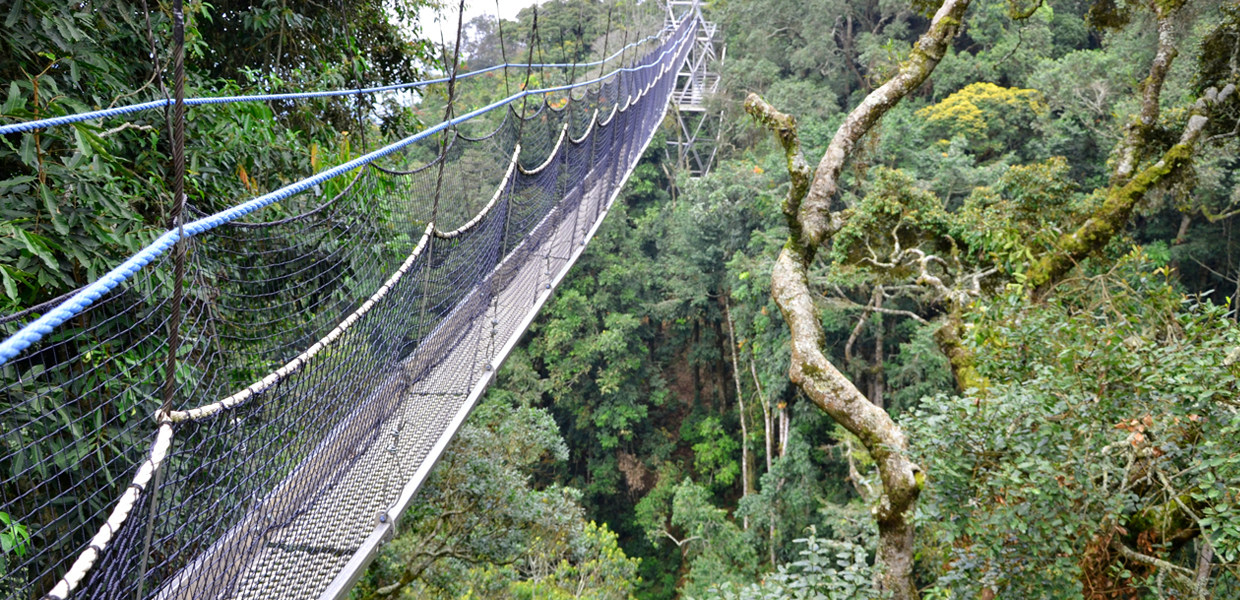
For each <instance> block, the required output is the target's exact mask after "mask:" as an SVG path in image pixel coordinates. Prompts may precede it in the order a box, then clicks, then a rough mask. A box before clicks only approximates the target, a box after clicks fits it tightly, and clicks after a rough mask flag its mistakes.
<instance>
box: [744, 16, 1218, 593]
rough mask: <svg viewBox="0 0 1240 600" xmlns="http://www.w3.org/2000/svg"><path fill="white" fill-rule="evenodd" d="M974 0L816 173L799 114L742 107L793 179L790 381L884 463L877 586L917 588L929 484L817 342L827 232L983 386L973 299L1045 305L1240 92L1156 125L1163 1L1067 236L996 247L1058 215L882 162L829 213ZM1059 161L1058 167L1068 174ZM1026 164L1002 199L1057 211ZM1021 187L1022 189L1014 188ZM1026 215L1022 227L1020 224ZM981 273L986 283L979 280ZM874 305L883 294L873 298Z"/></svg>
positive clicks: (781, 278) (838, 252)
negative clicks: (913, 301)
mask: <svg viewBox="0 0 1240 600" xmlns="http://www.w3.org/2000/svg"><path fill="white" fill-rule="evenodd" d="M968 4H969V2H967V1H965V2H951V1H948V2H945V3H944V4H943V5H942V6H941V7H940V8H939V9H938V12H937V13H936V14H935V16H934V19H933V20H932V22H931V24H930V27H929V30H928V31H927V33H926V34H924V35H923V36H922V38H921V40H920V41H919V42H918V44H917V46H915V47H914V48H913V49H912V51H911V53H910V55H909V56H908V58H907V59H906V60H904V61H903V62H902V63H901V64H900V68H899V70H898V71H897V72H896V74H895V75H894V76H893V77H892V78H891V79H890V80H888V81H887V83H885V84H884V85H883V86H881V87H879V88H878V89H876V90H875V91H874V92H872V93H871V94H869V95H868V96H867V97H866V99H865V100H864V101H862V102H861V104H860V105H859V106H858V107H857V108H856V109H854V110H853V111H852V112H851V113H850V114H849V115H848V117H847V118H846V119H845V120H844V122H843V124H842V125H841V126H840V127H839V129H838V130H837V132H836V135H835V137H834V138H833V140H832V142H831V144H830V145H829V146H828V147H827V150H826V153H825V156H824V157H823V159H822V161H821V162H820V164H819V165H818V167H817V169H816V170H811V169H810V168H809V166H808V164H807V163H806V162H805V160H804V157H803V155H802V154H801V150H800V142H799V138H798V133H797V128H796V122H795V120H794V119H793V118H792V117H790V116H788V115H785V114H783V113H781V112H779V111H778V110H776V109H774V108H773V107H771V106H770V105H769V104H767V103H766V102H764V101H763V100H761V99H760V98H759V97H757V96H756V95H751V96H750V97H749V98H748V99H747V101H746V109H747V111H748V112H749V113H750V114H751V115H753V116H754V117H755V118H757V119H758V120H759V121H760V122H761V123H762V124H763V125H765V126H766V127H768V128H770V129H772V130H773V132H774V133H775V134H776V137H777V138H778V139H779V141H780V143H781V145H782V147H783V149H784V152H785V156H786V159H787V167H788V170H789V173H790V175H791V177H792V184H791V188H790V190H789V193H788V198H787V200H786V201H785V205H784V213H785V215H786V217H787V220H788V229H789V236H788V242H787V244H786V245H785V248H784V250H783V251H782V252H781V254H780V258H779V261H778V263H777V265H776V267H775V270H774V273H773V274H772V294H773V296H774V298H775V299H776V301H777V303H778V304H779V305H780V308H781V311H782V312H783V314H784V318H785V320H786V321H787V322H788V325H789V327H790V329H791V332H792V337H793V342H792V365H791V368H790V378H791V380H792V381H793V382H795V383H796V384H797V385H798V386H800V388H801V389H802V390H803V391H804V392H805V393H806V395H807V396H809V397H810V398H811V399H812V400H814V402H815V403H816V404H818V405H819V406H820V407H821V408H822V409H823V410H824V411H826V412H827V413H828V414H830V415H831V417H832V418H834V419H835V420H836V421H838V422H839V423H840V424H841V425H843V426H844V427H845V428H846V429H848V430H849V431H850V432H852V433H854V434H855V435H857V437H858V438H859V439H860V441H861V443H862V444H863V445H864V446H865V447H866V449H867V450H868V451H869V453H870V454H871V456H873V458H874V459H875V461H876V463H877V467H878V472H879V475H880V481H881V483H882V495H881V497H880V498H879V500H878V501H877V503H876V506H875V508H874V514H875V517H876V520H877V522H878V526H879V535H880V542H879V557H880V560H881V562H882V564H883V565H884V566H885V568H886V572H885V573H884V575H883V585H884V587H885V588H886V589H890V590H891V591H892V592H893V593H894V595H895V597H896V598H913V597H916V595H917V591H916V587H915V584H914V581H913V569H912V557H913V548H914V544H913V534H912V523H911V514H912V513H911V511H912V508H913V506H914V503H915V502H916V500H917V497H918V495H919V494H920V492H921V491H922V489H923V487H924V479H923V477H924V476H923V474H922V472H921V468H920V467H919V466H918V465H917V464H915V463H914V462H913V461H912V460H911V459H910V458H909V455H908V453H907V450H908V445H907V441H906V437H905V433H904V431H903V430H902V429H901V428H900V427H899V426H897V425H896V424H895V423H894V421H892V420H891V419H890V417H889V416H888V415H887V414H886V413H885V412H883V411H882V410H880V409H877V408H876V407H874V406H873V405H872V404H871V403H870V402H868V401H867V400H866V398H865V396H864V395H863V394H862V393H861V392H860V391H859V390H858V388H857V386H855V385H854V384H853V382H851V381H850V380H849V379H848V378H847V377H845V376H844V375H843V374H842V373H841V372H840V370H838V369H837V368H835V367H834V365H832V364H831V363H830V361H829V360H828V358H827V355H826V354H825V353H824V351H823V340H824V337H823V329H822V325H821V322H820V320H819V319H818V311H817V310H816V308H815V306H816V305H815V301H814V298H815V293H814V292H813V291H812V290H811V288H810V280H811V276H810V268H811V265H812V263H813V261H814V258H815V256H816V254H817V250H818V248H819V247H821V246H823V245H824V244H826V243H827V242H833V244H834V245H833V247H832V253H831V254H832V257H831V258H832V263H831V267H830V268H831V269H833V270H834V269H842V270H845V271H847V270H849V269H852V270H853V271H854V274H855V275H856V276H859V277H863V278H865V277H868V278H870V280H871V281H874V282H875V283H876V284H881V285H884V286H896V287H899V288H900V289H904V290H909V291H910V292H912V291H915V290H920V292H918V293H920V294H921V296H922V298H923V299H924V300H926V301H928V302H929V303H930V304H931V305H932V306H935V307H936V310H937V311H941V313H940V314H942V315H943V316H942V324H941V326H939V327H938V329H937V331H936V335H935V337H936V341H937V342H938V345H939V346H940V348H941V350H942V351H943V353H944V354H945V355H946V356H947V357H948V359H949V360H950V363H951V366H952V370H953V374H954V375H955V379H956V383H957V386H958V388H959V389H960V390H961V391H966V390H971V391H970V393H971V394H976V393H980V394H982V395H985V394H986V390H987V389H988V387H989V385H990V383H989V380H988V378H987V376H986V375H985V374H984V373H982V372H980V371H979V370H978V366H977V359H976V358H975V356H974V354H973V344H971V342H970V341H969V340H966V339H965V336H964V332H965V324H964V319H965V317H966V315H969V314H971V307H972V306H973V305H974V302H975V301H976V300H977V299H978V298H980V297H982V296H983V294H984V292H985V291H987V290H993V289H995V287H994V286H995V285H996V283H997V281H996V280H1006V282H1007V283H1008V284H1009V285H1012V286H1015V287H1016V289H1018V290H1022V292H1021V293H1022V294H1024V295H1023V296H1022V298H1023V299H1024V300H1023V301H1024V302H1028V303H1030V304H1033V305H1037V304H1039V303H1041V302H1044V301H1045V300H1046V298H1047V297H1048V296H1049V295H1051V294H1053V293H1054V290H1055V289H1056V287H1057V286H1058V285H1060V284H1062V283H1063V282H1064V280H1065V277H1066V276H1067V275H1068V274H1069V273H1070V272H1072V271H1073V269H1074V268H1076V267H1077V265H1079V264H1080V263H1081V262H1082V261H1084V260H1086V259H1087V258H1089V257H1091V256H1094V255H1096V254H1097V253H1098V252H1100V251H1101V250H1103V249H1104V248H1105V247H1107V246H1108V244H1110V243H1111V242H1112V240H1114V239H1115V238H1116V236H1117V235H1118V234H1119V232H1121V231H1122V230H1123V228H1124V227H1125V226H1126V225H1127V224H1128V222H1129V219H1130V217H1131V215H1132V214H1133V211H1134V209H1135V207H1136V205H1137V203H1138V202H1140V201H1141V200H1142V199H1143V198H1145V197H1146V195H1147V193H1149V192H1150V191H1151V190H1152V189H1154V188H1155V187H1156V186H1158V185H1160V184H1163V183H1165V182H1168V181H1172V180H1174V179H1175V178H1176V177H1183V176H1184V174H1185V173H1186V172H1187V171H1188V170H1189V168H1190V167H1191V166H1192V164H1193V157H1194V154H1195V152H1196V151H1197V149H1198V147H1199V146H1200V144H1201V143H1203V142H1204V141H1205V140H1208V139H1213V138H1210V137H1209V135H1208V134H1207V131H1208V130H1211V129H1213V130H1215V131H1218V130H1220V129H1221V130H1222V131H1221V132H1220V134H1221V135H1225V136H1226V135H1227V134H1226V133H1222V132H1225V131H1226V129H1225V128H1220V126H1219V125H1218V124H1217V123H1216V122H1215V121H1214V120H1212V116H1213V115H1214V114H1215V113H1216V112H1219V111H1220V110H1231V109H1230V108H1228V107H1229V106H1231V104H1233V103H1234V102H1235V95H1234V90H1235V86H1234V84H1231V83H1228V82H1226V81H1217V80H1216V81H1209V82H1202V83H1199V93H1200V97H1199V98H1198V99H1197V100H1196V102H1194V103H1192V104H1191V106H1189V107H1187V109H1186V110H1185V111H1184V113H1181V115H1180V116H1178V118H1177V119H1176V122H1177V123H1178V124H1179V127H1180V131H1179V133H1178V134H1175V133H1172V134H1171V135H1168V132H1167V131H1166V130H1165V129H1164V125H1162V124H1160V123H1159V114H1160V112H1159V105H1160V100H1161V90H1162V87H1163V84H1164V82H1165V80H1166V77H1167V73H1168V70H1169V69H1170V65H1171V62H1172V60H1173V59H1174V58H1175V56H1176V54H1177V51H1176V46H1175V44H1176V37H1175V34H1174V32H1175V19H1176V18H1177V16H1178V15H1179V14H1180V13H1179V12H1178V11H1180V9H1181V8H1182V7H1183V4H1184V3H1182V2H1180V3H1155V4H1152V5H1151V6H1150V12H1151V16H1152V22H1153V24H1154V25H1155V26H1156V28H1157V36H1156V40H1157V49H1156V52H1155V54H1154V58H1153V60H1152V64H1151V67H1150V73H1149V75H1148V76H1147V77H1146V79H1145V81H1144V82H1143V83H1142V86H1141V90H1140V91H1141V99H1140V102H1139V107H1140V114H1139V115H1138V116H1137V118H1135V119H1134V120H1133V121H1132V122H1130V123H1129V124H1128V125H1127V126H1126V128H1125V131H1124V133H1123V135H1122V136H1120V141H1119V143H1118V144H1117V147H1116V151H1115V156H1116V161H1115V168H1114V171H1113V174H1112V176H1111V179H1110V181H1109V182H1108V185H1106V186H1105V187H1103V188H1102V189H1099V190H1096V191H1095V192H1094V194H1093V197H1094V198H1096V199H1097V200H1096V201H1095V202H1092V203H1091V202H1085V203H1082V204H1080V205H1077V206H1074V207H1068V208H1070V209H1068V210H1065V209H1064V208H1065V207H1063V206H1062V204H1061V205H1060V207H1059V209H1058V210H1059V215H1060V219H1059V220H1058V222H1057V223H1056V225H1055V226H1056V227H1057V228H1059V229H1061V230H1063V231H1064V233H1063V234H1061V235H1056V236H1052V237H1051V238H1050V239H1048V238H1046V237H1044V236H1038V235H1034V236H1029V237H1026V238H1020V237H1019V234H1017V235H1016V236H1011V235H1009V236H1008V237H1007V238H1006V239H1004V240H1003V244H1002V245H990V243H991V242H993V241H995V240H996V239H997V238H1003V237H1004V236H1003V235H999V236H995V237H989V238H988V237H987V236H990V235H992V234H993V233H1007V234H1014V233H1017V232H1018V231H1019V230H1020V228H1021V227H1026V226H1028V225H1031V224H1032V223H1033V221H1034V220H1035V219H1036V218H1041V217H1046V216H1051V217H1052V218H1053V215H1054V213H1052V214H1051V215H1041V214H1036V213H1037V211H1034V212H1028V211H1026V212H1024V213H1022V211H1021V210H1015V211H1013V212H1014V214H1012V215H1010V216H1009V221H1008V222H1009V223H1011V224H1012V228H1011V229H1008V230H1007V231H1004V227H1003V226H1001V225H1000V226H995V224H993V223H989V222H986V221H985V219H984V218H982V215H984V214H986V206H988V205H993V204H994V201H993V200H987V199H986V198H985V192H980V194H981V195H979V193H975V194H974V196H973V197H971V199H970V201H967V202H966V203H965V204H966V206H965V209H964V210H961V211H956V212H949V211H948V210H946V207H944V205H943V203H942V202H941V201H938V200H937V199H936V198H934V197H933V196H932V195H930V194H928V193H926V192H924V191H921V190H918V189H916V188H915V187H914V186H913V185H911V182H910V181H909V180H907V179H903V180H902V179H901V177H902V176H901V175H900V174H899V173H891V172H884V171H878V172H877V175H875V176H874V178H873V181H871V182H868V188H869V193H868V194H867V195H866V196H865V197H864V198H863V199H862V200H861V201H859V202H857V203H855V204H854V205H853V206H852V207H850V209H849V210H847V211H844V212H842V213H840V212H836V213H833V212H831V211H830V203H831V201H832V200H833V197H834V196H835V195H836V193H838V192H839V191H840V189H841V185H840V184H841V182H840V175H841V173H842V172H843V167H844V165H845V162H846V161H847V160H849V159H850V158H852V157H853V155H854V154H855V153H856V151H857V150H858V145H859V143H860V141H861V140H862V138H863V136H865V135H866V134H867V133H868V132H869V131H871V129H872V128H873V127H874V126H875V125H876V124H877V123H878V122H879V120H880V119H881V118H882V117H883V116H884V115H885V114H886V113H887V112H889V111H890V110H891V109H892V108H893V107H894V106H895V105H896V104H897V103H898V102H900V100H901V99H902V98H904V97H906V96H907V95H909V94H910V93H911V92H912V91H913V90H915V89H916V88H917V87H918V86H919V85H920V84H921V83H922V82H923V81H925V80H926V78H927V77H928V76H929V74H930V73H931V72H932V71H933V70H934V68H935V67H936V66H937V65H938V63H939V61H940V60H941V59H942V58H943V57H944V54H945V51H946V47H947V46H948V44H949V43H950V41H951V39H952V38H953V37H954V35H955V32H956V31H957V29H958V27H959V24H960V23H961V22H962V19H963V15H964V11H965V9H966V8H967V6H968ZM1039 6H1040V3H1038V4H1035V5H1034V6H1032V7H1031V8H1030V7H1024V6H1018V5H1015V4H1013V5H1012V6H1011V8H1010V14H1011V16H1012V18H1013V19H1015V20H1020V19H1027V18H1029V17H1030V16H1031V15H1033V14H1034V12H1035V11H1036V10H1037V9H1038V7H1039ZM1097 6H1100V5H1096V6H1095V8H1097ZM1125 10H1128V9H1127V8H1126V9H1125ZM1134 10H1135V9H1134ZM1215 83H1218V86H1217V87H1214V85H1215ZM1223 84H1226V85H1223ZM956 104H960V103H959V102H957V103H956ZM944 112H946V111H944ZM927 116H930V117H934V116H935V113H934V112H933V111H931V112H928V113H927ZM1155 132H1157V133H1155ZM1168 138H1169V139H1168ZM1156 140H1157V141H1156ZM1061 167H1062V165H1060V168H1058V171H1060V172H1063V171H1064V169H1062V168H1061ZM1044 169H1045V171H1044V172H1052V171H1055V170H1056V165H1055V163H1054V162H1051V163H1048V164H1047V165H1045V167H1044ZM1028 172H1032V171H1028V170H1026V171H1021V170H1016V169H1014V170H1013V172H1012V173H1011V174H1010V175H1011V177H1010V178H1009V181H1010V182H1011V183H1009V184H1008V189H1010V190H1013V191H1016V190H1017V189H1019V193H1017V194H1013V195H1012V196H1009V197H1010V198H1011V200H1005V201H1006V202H1008V204H1007V206H1008V207H1010V208H1015V209H1019V207H1020V204H1021V203H1022V202H1031V203H1032V204H1033V205H1035V206H1039V207H1043V206H1044V207H1046V208H1050V209H1052V210H1056V208H1055V207H1056V202H1060V203H1062V199H1063V197H1064V194H1063V183H1062V182H1063V180H1062V179H1055V178H1052V179H1051V180H1050V181H1049V182H1039V183H1049V184H1050V185H1041V186H1039V185H1031V184H1030V183H1031V182H1030V181H1029V180H1028V178H1026V179H1025V180H1024V184H1023V185H1022V183H1021V181H1022V180H1021V175H1022V173H1028ZM1057 186H1058V189H1057ZM1022 194H1023V197H1021V198H1017V197H1015V196H1021V195H1022ZM1022 214H1024V215H1025V216H1021V215H1022ZM1035 215H1036V216H1035ZM1022 220H1024V222H1025V224H1020V223H1017V222H1018V221H1022ZM979 232H981V237H980V238H979V235H978V233H979ZM987 278H990V281H987V282H986V283H985V285H984V284H983V281H984V280H986V279H987ZM878 307H879V305H878V304H877V303H875V304H874V308H878ZM979 390H980V391H979ZM1120 554H1121V555H1123V554H1124V553H1123V552H1120ZM1134 560H1136V559H1134ZM990 593H993V590H991V592H990Z"/></svg>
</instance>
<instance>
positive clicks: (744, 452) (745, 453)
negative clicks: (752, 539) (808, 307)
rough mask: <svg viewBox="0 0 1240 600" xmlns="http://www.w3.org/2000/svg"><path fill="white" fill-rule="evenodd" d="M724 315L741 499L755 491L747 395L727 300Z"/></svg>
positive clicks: (747, 518) (744, 521) (747, 524)
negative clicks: (738, 431)
mask: <svg viewBox="0 0 1240 600" xmlns="http://www.w3.org/2000/svg"><path fill="white" fill-rule="evenodd" d="M723 314H724V316H725V317H727V319H728V342H729V343H730V344H731V347H732V380H733V382H734V383H736V410H737V412H738V413H739V414H740V417H741V498H745V497H747V496H749V494H750V492H751V491H753V480H752V479H751V478H750V476H749V473H750V464H749V427H748V426H747V425H746V424H745V393H744V392H743V391H742V390H741V372H740V365H739V364H738V363H737V361H736V331H735V329H734V328H733V326H732V309H731V308H729V307H728V303H727V299H726V298H725V299H724V302H723ZM743 525H744V528H745V530H746V531H748V530H749V517H745V518H744V520H743Z"/></svg>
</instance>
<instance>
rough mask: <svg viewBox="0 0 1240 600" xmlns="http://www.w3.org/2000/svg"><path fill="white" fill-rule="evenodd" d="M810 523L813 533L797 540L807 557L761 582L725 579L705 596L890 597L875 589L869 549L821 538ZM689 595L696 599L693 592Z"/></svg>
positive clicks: (740, 599)
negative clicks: (742, 582) (736, 581)
mask: <svg viewBox="0 0 1240 600" xmlns="http://www.w3.org/2000/svg"><path fill="white" fill-rule="evenodd" d="M816 534H817V531H816V530H815V529H814V528H813V527H810V529H809V535H808V536H806V537H804V538H799V539H796V540H794V542H795V543H796V544H798V545H799V544H804V545H805V549H804V550H801V551H799V552H798V554H799V555H801V556H802V557H803V558H801V559H800V560H797V561H794V562H790V563H788V564H785V565H780V567H779V570H778V571H776V572H774V573H771V574H770V575H768V576H767V577H766V578H764V579H763V580H762V582H761V583H755V584H750V585H748V586H737V585H734V584H732V583H731V582H723V583H720V584H719V585H718V586H715V587H711V588H710V589H709V590H708V591H707V592H706V593H705V594H704V595H702V596H698V597H699V598H703V599H704V600H768V599H769V600H775V599H784V598H792V599H796V600H801V599H804V600H870V599H878V598H884V597H886V596H885V595H884V594H882V593H881V592H879V591H877V590H876V589H874V581H875V580H876V579H875V578H876V575H877V574H876V571H877V569H876V568H874V567H872V566H871V565H870V564H869V552H867V550H866V549H865V548H864V547H861V546H858V545H856V544H853V543H850V542H840V541H836V540H831V539H821V538H819V537H818V536H817V535H816ZM688 598H690V599H692V598H693V596H689V597H688Z"/></svg>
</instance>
